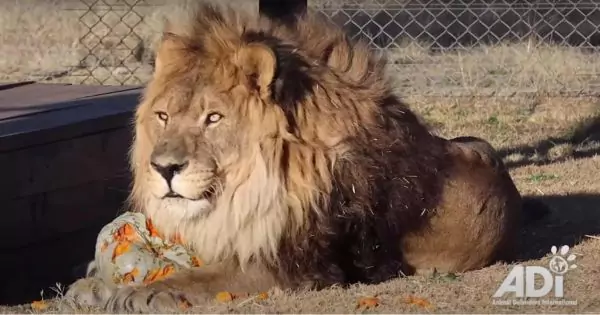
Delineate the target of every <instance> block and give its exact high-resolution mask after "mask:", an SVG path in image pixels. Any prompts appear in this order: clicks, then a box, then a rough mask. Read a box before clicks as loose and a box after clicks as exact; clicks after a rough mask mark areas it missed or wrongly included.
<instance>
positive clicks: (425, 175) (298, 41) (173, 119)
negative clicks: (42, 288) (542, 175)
mask: <svg viewBox="0 0 600 315" xmlns="http://www.w3.org/2000/svg"><path fill="white" fill-rule="evenodd" d="M384 73H385V60H384V59H383V58H382V57H381V56H376V55H375V54H374V53H372V52H371V51H370V50H369V49H368V47H367V45H366V44H364V43H362V42H353V41H350V40H348V39H347V38H346V36H345V35H344V33H343V32H342V31H341V30H340V29H339V28H337V27H335V26H333V25H330V24H328V23H326V22H323V21H320V20H318V19H316V18H312V17H310V16H304V17H301V18H300V20H299V21H298V23H297V25H296V26H293V28H290V27H289V26H284V25H280V24H277V23H276V22H273V21H269V20H266V19H264V18H260V19H258V18H252V17H250V16H246V15H244V14H242V13H239V12H235V11H233V10H231V9H218V8H216V7H212V6H208V5H201V6H200V7H199V8H198V9H197V10H194V11H193V14H192V19H191V20H190V21H187V22H186V21H185V20H182V21H180V22H179V23H173V22H171V23H170V24H169V26H168V28H167V29H166V31H165V32H164V36H163V38H162V42H161V44H160V45H159V48H158V50H157V56H156V71H155V74H154V77H153V79H152V80H151V82H150V83H149V85H148V87H147V89H146V91H145V94H144V97H143V100H142V102H141V104H140V105H139V107H138V109H137V113H136V124H135V139H134V143H133V148H132V153H131V166H132V169H133V172H134V175H135V176H134V185H133V189H132V193H131V201H132V204H133V205H134V206H135V209H136V210H137V211H141V212H143V213H145V214H146V215H147V216H148V217H149V218H151V219H152V221H153V222H154V224H155V226H156V228H157V229H158V230H161V231H162V232H163V233H164V234H165V237H170V236H174V235H175V234H179V235H181V237H182V239H183V240H184V242H185V243H186V244H187V245H188V246H189V247H190V248H191V249H193V250H194V251H195V252H196V253H197V254H198V255H199V256H200V257H202V258H203V259H204V260H205V262H206V263H207V266H205V267H200V268H193V269H190V270H186V271H182V272H179V273H175V274H174V275H172V276H170V277H168V278H165V279H164V280H160V281H157V282H154V283H151V284H148V285H144V286H125V287H120V288H116V287H113V286H111V285H110V284H108V283H103V282H102V281H101V280H99V279H96V278H94V277H89V278H85V279H81V280H79V281H78V282H76V283H75V284H74V285H72V286H71V288H70V290H69V292H68V294H67V295H68V296H69V297H71V298H74V299H80V300H82V301H83V302H86V303H89V304H95V305H100V306H103V307H105V308H106V309H107V310H109V311H113V312H124V311H125V312H150V311H155V312H167V311H173V310H176V308H177V306H178V305H180V303H191V304H192V305H193V304H197V303H202V301H203V300H204V299H206V298H212V297H213V296H214V294H215V293H216V292H218V291H232V292H247V293H252V292H258V291H263V290H268V289H269V288H272V287H280V288H292V289H295V288H300V287H303V288H305V287H309V288H317V289H318V288H323V287H327V286H330V285H333V284H342V285H344V284H349V283H356V282H363V283H377V282H381V281H385V280H388V279H392V278H394V277H397V276H398V275H399V274H413V273H415V272H418V271H420V270H429V269H433V268H436V269H437V270H438V271H441V272H463V271H467V270H473V269H477V268H482V267H484V266H487V265H489V264H492V263H494V262H496V261H499V260H509V259H511V258H512V257H513V248H514V246H515V241H516V237H517V233H518V230H519V228H520V226H521V225H522V222H521V220H522V219H521V213H522V203H523V202H522V200H521V197H520V195H519V192H518V191H517V189H516V188H515V186H514V184H513V182H512V180H511V178H510V176H509V175H508V173H507V171H506V170H505V169H504V166H503V164H502V161H501V160H500V159H499V158H498V157H497V156H496V153H495V151H494V149H493V148H492V147H491V146H490V145H489V144H488V143H487V142H485V141H483V140H480V139H477V138H460V139H453V140H446V139H442V138H440V137H437V136H435V135H432V134H431V133H430V132H429V131H428V130H427V128H426V127H425V125H424V124H422V123H421V122H420V121H419V119H418V118H417V117H416V116H415V114H413V112H411V110H410V109H409V108H408V107H407V106H406V105H405V104H403V103H402V101H401V100H400V99H399V97H398V96H396V95H395V94H394V92H393V91H392V90H393V83H392V82H391V81H389V80H388V79H387V77H386V75H385V74H384Z"/></svg>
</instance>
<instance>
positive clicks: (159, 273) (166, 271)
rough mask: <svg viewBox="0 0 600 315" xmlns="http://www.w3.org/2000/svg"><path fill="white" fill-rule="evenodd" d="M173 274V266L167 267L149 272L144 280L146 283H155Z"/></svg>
mask: <svg viewBox="0 0 600 315" xmlns="http://www.w3.org/2000/svg"><path fill="white" fill-rule="evenodd" d="M173 272H175V267H173V265H166V266H165V267H163V268H158V269H154V270H152V271H150V272H148V274H147V275H146V277H145V278H144V283H145V284H149V283H152V282H154V281H157V280H160V279H163V278H165V277H167V276H169V275H170V274H172V273H173Z"/></svg>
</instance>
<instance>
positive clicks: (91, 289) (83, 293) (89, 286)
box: [65, 277, 116, 307]
mask: <svg viewBox="0 0 600 315" xmlns="http://www.w3.org/2000/svg"><path fill="white" fill-rule="evenodd" d="M115 290H116V289H115V287H114V286H110V285H108V284H107V283H105V282H104V281H102V280H101V279H99V278H95V277H89V278H83V279H79V280H77V281H75V282H74V283H73V284H71V285H70V286H69V289H68V290H67V293H66V294H65V298H66V299H67V301H69V302H70V303H73V304H74V305H78V306H87V307H103V306H104V305H105V304H106V302H107V301H108V300H109V299H110V298H111V296H113V294H114V292H115Z"/></svg>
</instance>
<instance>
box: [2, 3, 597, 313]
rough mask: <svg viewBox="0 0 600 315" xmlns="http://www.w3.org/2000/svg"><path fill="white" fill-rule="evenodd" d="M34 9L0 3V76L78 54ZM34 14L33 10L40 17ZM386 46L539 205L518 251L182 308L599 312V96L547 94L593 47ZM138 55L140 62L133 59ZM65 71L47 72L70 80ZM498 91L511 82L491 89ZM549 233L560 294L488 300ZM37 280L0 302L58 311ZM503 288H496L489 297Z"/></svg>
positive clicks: (450, 122)
mask: <svg viewBox="0 0 600 315" xmlns="http://www.w3.org/2000/svg"><path fill="white" fill-rule="evenodd" d="M29 2H31V0H29V1H23V2H22V3H29ZM10 10H13V11H11V12H9V11H10ZM39 10H46V12H51V10H50V11H49V9H48V8H45V9H44V8H42V9H40V7H39V6H34V7H27V6H25V5H23V6H14V7H12V9H9V10H7V11H4V12H0V22H1V24H0V26H2V27H3V28H4V30H11V31H10V32H7V31H1V32H0V53H1V54H2V55H3V56H9V57H8V58H3V59H2V60H0V79H1V80H3V81H15V80H17V79H18V80H22V79H31V78H38V77H36V75H38V74H42V76H44V75H47V74H51V73H60V72H61V71H64V70H65V69H67V70H68V69H70V68H68V66H65V65H67V64H69V63H72V62H74V61H77V60H78V58H80V57H81V56H80V55H77V54H78V53H80V51H79V50H78V49H79V48H80V47H79V46H77V45H78V44H77V39H78V36H79V35H80V34H79V33H77V32H75V33H73V30H76V26H75V24H73V20H72V19H71V18H72V17H71V18H69V17H68V16H64V15H57V14H55V15H52V14H49V13H47V14H44V15H43V14H41V13H40V12H38V11H39ZM6 12H8V13H6ZM25 12H28V14H29V15H27V14H25ZM36 12H37V13H36ZM35 14H39V15H38V16H37V17H36V15H35ZM41 16H43V17H44V19H45V20H40V17H41ZM75 21H76V19H75ZM19 23H20V24H19ZM67 30H68V31H67ZM17 31H19V32H20V33H19V34H20V35H19V34H16V32H17ZM144 32H149V31H148V30H145V31H144ZM23 34H30V35H27V36H29V37H26V36H25V35H23ZM44 34H46V35H48V34H55V35H53V37H52V36H51V37H48V36H46V35H44ZM23 38H25V39H23ZM17 42H19V44H16V43H17ZM19 45H20V46H19ZM16 52H19V54H16ZM67 52H68V53H67ZM17 55H19V56H20V58H21V59H18V58H17ZM392 55H393V58H392V60H391V62H392V63H394V64H395V68H394V69H395V70H393V71H392V73H393V74H394V75H395V76H396V78H397V79H398V82H399V83H398V87H399V92H400V93H401V94H402V95H405V96H406V97H405V99H406V101H407V102H408V103H409V104H411V106H412V108H413V109H414V110H415V111H417V112H418V113H419V114H420V115H421V116H422V117H423V118H424V120H425V121H427V122H428V123H429V124H430V125H431V127H432V128H433V129H434V130H435V132H437V133H438V134H440V135H442V136H445V137H454V136H459V135H473V136H478V137H482V138H484V139H487V140H488V141H490V142H491V143H492V144H493V145H494V146H495V147H496V148H497V149H498V150H499V151H500V153H501V154H502V156H503V158H504V161H505V162H506V164H507V166H508V167H509V169H510V173H511V176H512V178H513V179H514V180H515V182H516V184H517V187H518V188H519V190H520V191H521V193H522V194H523V195H525V196H531V197H533V198H535V199H537V200H540V201H542V202H544V203H546V204H547V205H548V207H549V208H550V210H551V212H550V214H549V215H548V216H547V217H546V218H544V219H542V220H541V221H538V222H536V223H534V224H532V225H531V226H528V227H526V228H523V230H522V238H521V242H520V244H519V248H520V253H521V254H520V258H519V261H517V262H514V263H511V264H497V265H493V266H490V267H487V268H484V269H482V270H477V271H472V272H468V273H464V274H456V275H437V274H432V275H427V276H412V277H406V278H401V279H397V280H393V281H389V282H387V283H382V284H379V285H357V286H354V287H351V288H348V289H342V288H331V289H327V290H322V291H318V292H315V291H311V292H295V293H293V292H280V291H273V292H269V296H268V297H267V298H266V299H262V300H261V299H258V298H255V297H240V298H236V299H234V300H233V301H231V302H226V303H222V302H218V301H214V302H213V303H209V304H207V305H202V306H198V307H195V308H193V309H190V310H189V312H190V313H206V312H209V313H355V312H373V313H404V312H411V313H430V312H432V313H433V312H435V313H438V312H439V313H460V312H464V313H490V312H492V313H540V312H545V313H554V312H557V313H558V312H559V313H586V312H596V313H598V312H600V207H599V205H600V155H599V154H598V153H599V152H600V101H599V100H598V98H597V97H592V96H580V95H579V96H578V95H575V94H572V95H567V96H557V95H558V94H559V93H554V94H553V95H554V96H548V95H549V92H557V91H558V90H560V89H564V88H565V87H567V90H570V91H572V90H578V89H583V88H584V87H589V86H592V85H593V83H594V82H595V81H596V80H597V79H598V78H597V77H594V76H589V75H588V76H585V75H581V74H582V73H584V72H585V71H588V70H590V69H596V67H597V66H598V65H600V64H599V61H598V60H600V58H597V56H598V55H597V54H587V53H583V52H580V51H577V50H574V49H567V48H559V47H548V46H530V45H529V44H526V43H525V44H516V45H503V46H497V47H487V48H482V49H479V50H472V51H469V52H466V53H459V54H444V55H436V56H432V55H429V54H428V53H426V52H424V51H423V50H422V49H419V48H414V49H413V48H410V47H409V48H406V49H403V50H398V51H395V52H392ZM23 56H27V57H28V58H29V60H26V59H23ZM11 58H12V59H11ZM138 66H139V67H141V68H143V67H146V68H147V67H148V65H147V64H143V63H140V64H139V65H138ZM599 68H600V67H599ZM104 69H105V70H106V69H108V68H107V67H105V68H104ZM79 70H81V69H79ZM79 70H78V71H79ZM107 71H108V70H107ZM111 71H112V70H111ZM109 72H110V71H109ZM588 72H589V71H588ZM113 73H114V72H113ZM72 74H73V73H70V74H69V75H66V76H61V77H59V78H52V79H50V80H49V81H50V82H61V81H63V82H65V81H67V82H69V81H76V80H78V78H79V77H77V76H74V75H72ZM456 91H461V92H460V93H455V92H456ZM465 91H467V92H469V91H470V93H463V92H465ZM499 91H500V92H502V91H521V92H523V93H517V94H512V93H504V94H505V95H508V96H499V94H502V93H496V92H499ZM434 92H435V93H434ZM465 95H466V96H465ZM553 245H555V246H558V247H559V248H560V246H562V245H569V246H570V247H571V250H570V253H572V254H575V256H576V260H575V264H576V265H577V268H574V269H572V270H569V271H568V272H567V273H566V274H565V275H564V298H563V299H562V301H563V303H565V304H563V305H540V304H535V303H538V302H539V303H542V302H543V301H542V300H544V301H546V302H547V303H550V302H553V301H555V299H554V298H553V297H552V296H551V295H549V296H546V297H544V298H540V299H535V298H531V299H529V300H530V302H529V303H531V304H533V305H497V303H494V299H493V298H492V295H493V294H494V292H495V291H496V290H497V289H498V287H499V286H500V284H501V283H502V281H503V279H504V278H505V277H506V275H508V273H509V271H510V270H511V268H512V267H513V266H514V265H515V264H518V263H519V264H524V265H530V266H548V264H549V261H550V258H551V253H550V249H551V247H552V246H553ZM538 285H541V284H538ZM59 291H60V290H59ZM45 292H46V294H45V296H46V298H47V300H44V303H42V304H35V305H34V307H32V305H30V304H26V305H21V306H6V307H1V306H0V313H30V312H33V313H41V312H45V313H58V312H66V311H69V310H68V309H66V308H64V307H65V306H64V303H62V301H61V300H60V298H58V299H48V296H49V295H50V293H49V292H51V290H50V289H49V288H45ZM366 297H376V298H377V299H378V301H379V303H378V305H377V306H374V307H372V308H367V309H365V308H364V307H360V308H357V304H358V303H359V301H361V300H364V298H366ZM511 299H512V296H511V295H508V296H506V297H504V298H502V299H501V300H503V301H504V300H508V301H509V302H511ZM559 300H560V299H559ZM564 301H566V302H564ZM575 301H576V304H575V305H572V304H574V303H575ZM496 302H498V301H496ZM71 311H73V310H71ZM75 311H76V312H83V313H95V312H98V310H75Z"/></svg>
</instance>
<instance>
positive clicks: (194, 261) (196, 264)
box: [191, 256, 204, 267]
mask: <svg viewBox="0 0 600 315" xmlns="http://www.w3.org/2000/svg"><path fill="white" fill-rule="evenodd" d="M191 260H192V267H201V266H202V265H204V262H203V261H202V259H200V258H198V257H196V256H192V258H191Z"/></svg>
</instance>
